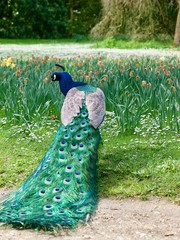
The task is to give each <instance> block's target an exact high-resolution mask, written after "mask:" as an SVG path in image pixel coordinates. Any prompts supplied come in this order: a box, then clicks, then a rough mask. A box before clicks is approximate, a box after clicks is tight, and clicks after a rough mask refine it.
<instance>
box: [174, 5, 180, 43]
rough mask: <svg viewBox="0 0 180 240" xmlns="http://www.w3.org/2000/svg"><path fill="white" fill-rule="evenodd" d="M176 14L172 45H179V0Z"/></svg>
mask: <svg viewBox="0 0 180 240" xmlns="http://www.w3.org/2000/svg"><path fill="white" fill-rule="evenodd" d="M178 9H179V10H178V14H177V20H176V29H175V34H174V46H175V47H178V46H180V0H178Z"/></svg>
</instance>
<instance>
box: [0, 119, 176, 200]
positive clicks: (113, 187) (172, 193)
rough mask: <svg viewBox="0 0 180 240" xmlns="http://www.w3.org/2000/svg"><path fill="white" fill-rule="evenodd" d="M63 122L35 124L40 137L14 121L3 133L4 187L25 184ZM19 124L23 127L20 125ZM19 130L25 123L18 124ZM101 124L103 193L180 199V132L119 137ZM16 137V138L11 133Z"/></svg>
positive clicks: (0, 148) (0, 137) (0, 162)
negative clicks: (15, 125) (178, 135)
mask: <svg viewBox="0 0 180 240" xmlns="http://www.w3.org/2000/svg"><path fill="white" fill-rule="evenodd" d="M58 125H59V122H56V121H55V122H54V121H50V122H49V123H46V124H44V125H41V126H39V127H36V126H34V133H35V137H34V136H33V137H32V134H31V137H30V134H29V132H28V131H27V132H26V131H24V132H23V131H22V132H20V133H18V134H16V135H15V136H11V135H12V133H13V132H14V131H15V129H14V126H13V125H12V126H11V127H10V128H9V124H8V125H5V126H3V127H2V128H1V132H0V156H1V157H0V175H1V178H0V187H7V188H12V187H16V186H18V185H19V184H20V183H22V182H23V181H24V180H25V179H26V177H27V176H28V175H29V174H30V173H31V171H32V170H33V169H34V168H35V167H36V166H37V164H38V163H39V161H40V160H41V158H42V157H43V156H44V154H45V152H46V150H47V149H48V147H49V145H50V143H51V141H52V139H53V136H54V134H55V132H56V130H57V128H58ZM17 128H18V126H17ZM19 129H21V127H20V126H19ZM114 133H115V130H114V132H112V131H110V130H109V132H107V128H104V129H103V128H102V137H103V144H102V146H101V147H100V151H99V162H98V173H99V180H98V182H99V192H100V196H101V197H102V196H105V197H111V196H118V197H121V198H124V197H134V196H139V197H140V198H142V199H146V198H148V197H149V196H160V197H168V198H170V199H172V200H174V201H177V202H178V201H179V197H180V196H179V193H180V192H179V187H180V179H179V172H180V162H179V156H180V151H179V143H178V138H177V136H170V135H168V134H166V136H163V135H162V136H161V137H160V136H158V137H156V136H148V137H145V138H144V137H140V136H137V135H134V136H133V135H128V134H127V135H126V136H124V135H123V136H122V135H119V136H115V134H114ZM10 136H11V137H10Z"/></svg>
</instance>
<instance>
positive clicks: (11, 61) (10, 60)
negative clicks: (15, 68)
mask: <svg viewBox="0 0 180 240" xmlns="http://www.w3.org/2000/svg"><path fill="white" fill-rule="evenodd" d="M12 63H13V60H12V58H11V57H9V58H8V59H7V60H6V67H9V66H11V64H12Z"/></svg>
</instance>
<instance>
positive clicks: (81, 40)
mask: <svg viewBox="0 0 180 240" xmlns="http://www.w3.org/2000/svg"><path fill="white" fill-rule="evenodd" d="M68 43H82V44H83V43H90V40H89V38H88V37H83V38H81V37H77V38H62V39H6V38H0V44H26V45H29V44H68Z"/></svg>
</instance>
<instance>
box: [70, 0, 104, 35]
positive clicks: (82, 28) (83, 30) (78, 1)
mask: <svg viewBox="0 0 180 240" xmlns="http://www.w3.org/2000/svg"><path fill="white" fill-rule="evenodd" d="M67 9H68V18H69V36H73V35H78V34H79V35H88V33H89V31H90V30H91V29H92V28H93V27H94V25H95V24H96V23H97V22H98V21H99V16H100V12H101V0H89V1H87V0H67Z"/></svg>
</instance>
